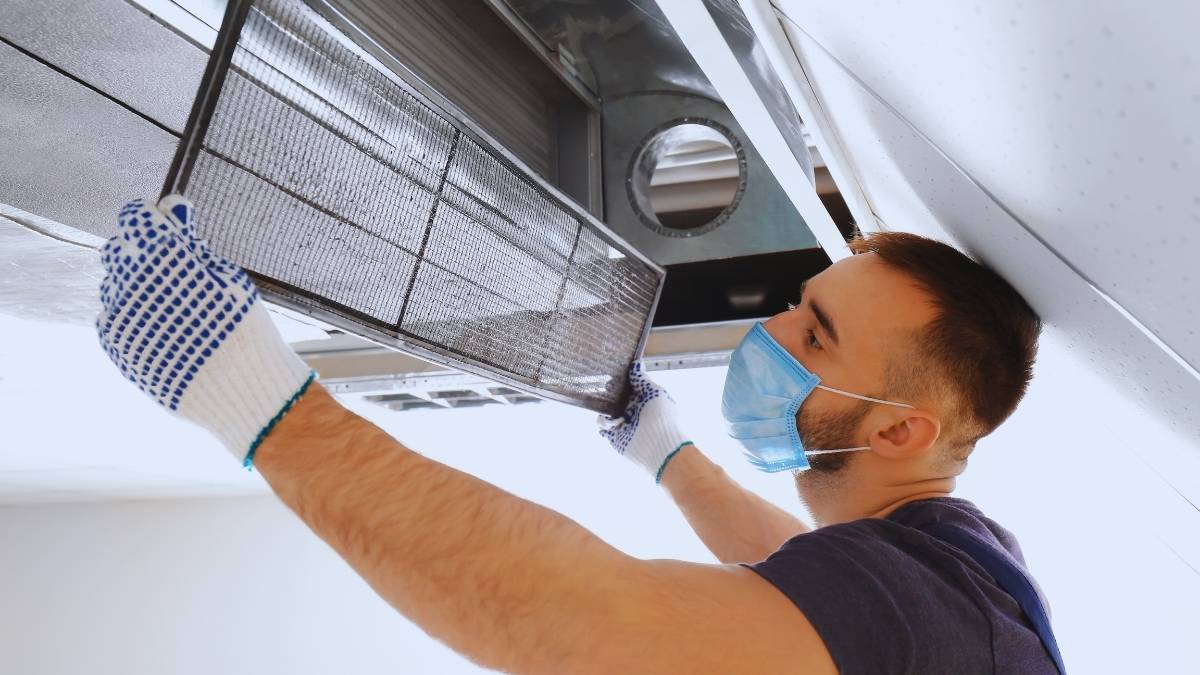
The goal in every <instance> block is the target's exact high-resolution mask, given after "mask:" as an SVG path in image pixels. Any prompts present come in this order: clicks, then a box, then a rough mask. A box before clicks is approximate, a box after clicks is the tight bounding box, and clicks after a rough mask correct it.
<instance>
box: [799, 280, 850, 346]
mask: <svg viewBox="0 0 1200 675" xmlns="http://www.w3.org/2000/svg"><path fill="white" fill-rule="evenodd" d="M807 286H808V280H807V279H805V280H804V282H803V283H801V284H800V302H801V303H803V302H804V289H805V287H807ZM808 306H809V308H810V309H812V313H813V316H815V317H817V323H819V324H821V328H822V329H824V330H825V334H826V335H828V336H829V339H830V340H833V344H834V345H837V346H839V347H840V346H841V345H838V334H837V329H836V328H834V327H833V321H831V320H830V318H829V315H828V314H826V313H825V310H823V309H821V306H820V305H818V304H817V302H816V301H815V300H813V299H812V298H809V300H808Z"/></svg>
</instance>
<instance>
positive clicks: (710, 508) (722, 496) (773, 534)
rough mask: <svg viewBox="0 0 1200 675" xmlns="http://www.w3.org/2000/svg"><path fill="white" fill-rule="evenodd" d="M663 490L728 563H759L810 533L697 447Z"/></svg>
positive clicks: (672, 467) (670, 469)
mask: <svg viewBox="0 0 1200 675" xmlns="http://www.w3.org/2000/svg"><path fill="white" fill-rule="evenodd" d="M662 486H663V487H665V488H666V489H667V492H668V493H670V495H671V498H672V499H674V500H675V504H676V505H678V506H679V510H680V511H682V512H683V515H684V517H685V518H687V521H688V523H689V524H691V526H692V529H693V530H695V531H696V534H697V535H698V536H699V537H700V540H701V541H703V542H704V545H705V546H707V547H708V550H710V551H712V553H713V555H715V556H716V557H717V560H720V561H721V562H723V563H738V562H756V561H759V560H762V559H763V558H766V557H767V556H768V555H770V554H771V553H772V552H774V551H775V549H777V548H779V547H780V546H781V545H782V544H783V543H784V542H785V541H787V540H788V539H791V538H792V537H794V536H796V535H797V534H802V533H804V532H808V531H809V527H808V526H807V525H805V524H804V523H803V522H802V521H801V520H800V519H799V518H797V517H795V516H793V515H792V514H790V513H788V512H787V511H784V510H783V509H781V508H779V507H778V506H775V505H774V504H772V503H771V502H769V501H767V500H765V499H763V498H762V497H760V496H758V495H756V494H754V493H753V492H751V491H749V490H747V489H746V488H744V487H742V486H741V485H739V484H738V483H737V482H736V481H734V480H733V479H732V478H730V477H729V475H728V474H727V473H725V470H724V469H722V468H721V467H720V466H718V465H717V464H715V463H713V462H712V460H710V459H708V458H707V457H705V456H704V454H703V453H701V452H700V450H699V449H698V448H696V446H694V445H688V446H685V447H684V448H683V449H682V450H680V451H679V452H678V453H677V454H676V455H675V456H674V457H673V458H672V459H671V461H670V462H669V463H668V464H667V467H666V469H665V470H664V471H663V475H662Z"/></svg>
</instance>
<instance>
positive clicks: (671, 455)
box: [654, 441, 696, 485]
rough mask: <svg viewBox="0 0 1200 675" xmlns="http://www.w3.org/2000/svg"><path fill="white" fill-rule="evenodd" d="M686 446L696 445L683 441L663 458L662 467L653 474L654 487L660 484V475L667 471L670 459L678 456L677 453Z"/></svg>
mask: <svg viewBox="0 0 1200 675" xmlns="http://www.w3.org/2000/svg"><path fill="white" fill-rule="evenodd" d="M687 445H691V446H695V445H696V444H695V443H693V442H691V441H684V442H682V443H680V444H679V445H678V446H676V447H675V449H674V450H672V451H671V452H670V454H668V455H667V456H666V457H665V458H663V463H662V466H660V467H658V473H657V474H655V476H654V484H655V485H661V484H662V475H663V472H664V471H666V470H667V462H669V461H671V458H672V457H674V456H675V455H677V454H679V451H680V450H682V449H683V448H684V446H687Z"/></svg>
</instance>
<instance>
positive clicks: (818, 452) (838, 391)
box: [804, 384, 915, 456]
mask: <svg viewBox="0 0 1200 675" xmlns="http://www.w3.org/2000/svg"><path fill="white" fill-rule="evenodd" d="M817 388H818V389H824V390H825V391H831V392H833V393H835V394H841V395H842V396H849V397H850V398H857V399H860V400H863V401H871V402H872V403H883V404H886V405H894V406H898V407H900V408H914V409H915V406H912V405H909V404H907V403H896V402H895V401H885V400H883V399H881V398H872V397H870V396H863V395H862V394H852V393H850V392H848V391H842V390H841V389H835V388H833V387H827V386H825V385H823V384H818V385H817ZM870 449H871V446H869V445H860V446H859V447H857V448H841V449H839V450H806V451H805V452H804V454H805V456H812V455H832V454H834V453H838V452H854V451H855V450H870Z"/></svg>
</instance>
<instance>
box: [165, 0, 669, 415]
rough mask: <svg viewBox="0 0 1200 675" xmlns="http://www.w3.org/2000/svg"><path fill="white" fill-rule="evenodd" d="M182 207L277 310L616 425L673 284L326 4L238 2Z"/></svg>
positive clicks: (171, 180)
mask: <svg viewBox="0 0 1200 675" xmlns="http://www.w3.org/2000/svg"><path fill="white" fill-rule="evenodd" d="M166 192H182V193H183V194H185V195H187V196H188V198H190V199H191V200H192V202H193V203H194V204H195V205H196V216H197V226H198V229H199V230H200V233H201V234H202V235H203V236H204V237H205V238H206V239H208V240H209V242H210V244H211V245H212V247H213V248H214V249H215V250H217V251H218V252H220V253H222V254H223V255H225V256H227V257H229V258H231V259H233V260H234V261H236V262H237V263H239V264H241V265H242V266H243V267H245V268H246V269H248V270H249V271H250V272H251V274H252V276H253V277H254V279H255V281H256V282H257V283H258V285H259V288H260V290H261V292H262V294H263V295H264V296H265V297H266V298H268V299H269V300H271V301H273V302H276V303H279V304H282V305H285V306H288V307H291V308H292V309H296V310H299V311H302V312H306V313H308V314H310V315H313V316H315V317H317V318H320V319H322V320H323V321H326V322H327V323H330V324H332V325H335V326H337V327H339V328H341V329H343V330H346V331H348V332H351V333H354V334H357V335H361V336H363V337H366V338H369V339H371V340H373V341H376V342H378V343H381V344H384V345H387V346H390V347H394V348H396V349H400V350H403V351H406V352H410V353H413V354H415V355H417V356H420V357H422V358H425V359H428V360H431V361H434V362H437V363H440V364H444V365H447V366H450V367H453V368H457V369H460V370H464V371H468V372H471V373H475V374H477V375H482V376H484V377H488V378H491V379H494V380H497V381H499V382H503V383H505V384H509V385H511V386H513V387H516V388H519V389H521V390H523V391H527V392H530V393H535V394H538V395H541V396H544V397H547V398H552V399H556V400H560V401H565V402H568V403H573V404H577V405H581V406H584V407H587V408H591V409H594V410H598V411H602V412H607V413H615V412H617V411H619V410H620V408H621V407H622V403H623V400H624V397H625V394H626V391H625V390H626V385H627V382H626V375H625V371H626V368H627V366H628V364H629V363H630V361H631V360H632V359H634V358H636V356H637V355H638V354H639V353H640V352H641V349H642V346H643V344H644V342H645V339H646V334H647V332H648V331H649V327H650V316H651V315H652V314H653V311H654V307H655V304H656V302H657V300H658V294H659V291H660V290H661V286H662V279H663V276H664V272H663V270H662V268H661V267H658V266H657V265H655V264H654V263H653V262H651V261H650V260H649V259H647V258H645V257H644V256H642V255H641V254H639V253H638V252H637V251H635V250H633V249H632V248H631V247H630V246H629V245H628V244H626V243H625V242H624V241H622V240H621V239H620V238H618V237H617V236H616V235H614V234H613V233H612V232H611V231H610V230H608V229H607V228H606V227H605V226H604V225H603V224H602V223H600V222H599V221H597V220H596V219H595V218H593V217H592V216H591V215H590V214H588V213H587V212H586V211H584V210H582V209H581V208H579V207H578V206H577V205H575V204H574V203H572V202H571V201H569V200H568V199H567V198H565V197H564V196H562V195H561V194H560V193H559V192H558V191H557V190H555V189H554V188H553V187H551V186H549V185H547V184H546V183H545V182H544V181H543V180H542V179H541V178H540V177H538V176H537V175H535V174H534V173H533V172H532V171H530V170H529V169H527V168H526V167H525V166H523V165H522V164H521V163H520V162H519V161H517V160H516V159H515V158H514V157H513V156H512V155H511V154H509V153H508V152H506V151H505V150H504V149H503V148H501V147H499V146H498V145H497V144H496V143H495V142H494V141H492V140H491V139H490V138H489V137H488V136H487V135H486V134H485V133H483V132H482V131H481V130H480V129H478V128H477V127H476V126H475V125H474V124H472V123H471V122H470V120H468V119H466V118H465V117H464V116H463V115H462V114H461V113H460V112H458V111H457V110H455V109H454V108H453V107H452V106H451V105H449V104H448V103H447V102H445V101H444V100H441V98H440V97H439V96H438V95H437V94H436V93H434V92H431V91H429V90H428V89H427V88H426V87H425V86H424V85H423V84H422V83H421V82H420V81H419V80H418V79H417V78H415V77H414V76H413V75H412V74H411V73H410V72H408V71H407V69H405V68H404V67H403V65H401V64H399V63H397V62H395V60H394V59H391V57H390V56H389V55H388V54H387V53H386V52H384V51H383V50H382V49H381V48H379V46H378V45H377V44H375V43H374V42H372V41H371V40H370V39H369V38H368V37H367V36H366V35H365V34H363V33H362V32H361V31H359V30H358V29H357V28H355V27H354V26H353V25H352V24H350V22H348V21H347V20H346V19H345V18H344V17H342V16H341V15H340V14H338V13H337V12H336V10H334V9H333V8H332V7H330V6H328V5H327V4H325V3H324V2H320V1H319V0H318V1H311V0H310V2H307V3H305V2H300V1H299V0H262V1H255V2H246V1H244V0H230V2H229V5H228V7H227V10H226V14H225V19H224V21H223V23H222V26H221V30H220V33H219V34H218V37H217V42H216V45H215V46H214V48H213V52H212V56H211V58H210V61H209V64H208V68H207V70H206V71H205V75H204V79H203V81H202V82H201V85H200V91H199V93H198V94H197V98H196V102H195V104H194V105H193V107H192V113H191V116H190V117H189V120H188V125H187V129H186V130H185V132H184V135H183V139H182V141H181V142H180V145H179V150H178V152H177V154H176V156H175V161H174V162H173V164H172V166H171V170H170V175H169V176H168V178H167V182H166V186H165V188H164V193H166Z"/></svg>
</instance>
